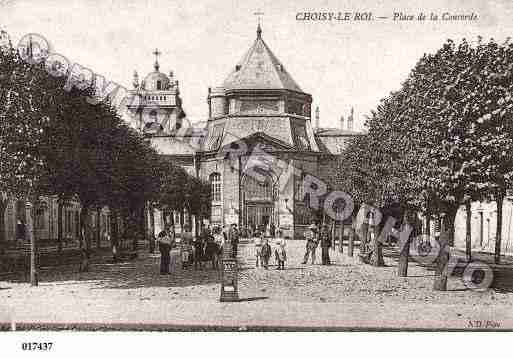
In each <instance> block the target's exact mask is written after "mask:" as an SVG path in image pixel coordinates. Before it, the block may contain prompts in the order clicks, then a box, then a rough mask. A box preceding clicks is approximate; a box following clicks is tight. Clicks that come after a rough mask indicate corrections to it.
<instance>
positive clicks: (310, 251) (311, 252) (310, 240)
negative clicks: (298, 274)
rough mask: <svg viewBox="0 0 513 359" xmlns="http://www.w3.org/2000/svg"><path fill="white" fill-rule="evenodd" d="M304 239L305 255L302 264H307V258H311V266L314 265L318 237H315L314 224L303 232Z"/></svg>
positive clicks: (315, 228)
mask: <svg viewBox="0 0 513 359" xmlns="http://www.w3.org/2000/svg"><path fill="white" fill-rule="evenodd" d="M305 239H306V253H305V258H304V260H303V264H306V262H308V257H309V256H310V257H311V258H312V264H315V250H316V249H317V243H318V236H317V227H316V225H315V224H313V223H312V224H311V225H310V226H309V227H308V230H307V231H306V232H305Z"/></svg>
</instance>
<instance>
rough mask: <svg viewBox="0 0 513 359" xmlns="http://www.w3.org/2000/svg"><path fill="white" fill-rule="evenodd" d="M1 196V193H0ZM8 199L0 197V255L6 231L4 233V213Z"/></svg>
mask: <svg viewBox="0 0 513 359" xmlns="http://www.w3.org/2000/svg"><path fill="white" fill-rule="evenodd" d="M0 196H1V193H0ZM7 203H8V199H7V198H5V199H3V198H1V197H0V254H2V253H3V251H4V246H5V242H6V239H7V238H6V233H5V232H6V231H5V211H6V210H7Z"/></svg>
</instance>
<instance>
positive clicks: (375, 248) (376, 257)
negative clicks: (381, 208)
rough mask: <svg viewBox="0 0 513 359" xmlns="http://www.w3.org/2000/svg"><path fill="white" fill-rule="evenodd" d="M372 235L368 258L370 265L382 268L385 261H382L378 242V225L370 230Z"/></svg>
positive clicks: (380, 247)
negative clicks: (370, 254) (370, 253)
mask: <svg viewBox="0 0 513 359" xmlns="http://www.w3.org/2000/svg"><path fill="white" fill-rule="evenodd" d="M371 231H372V232H371V234H372V243H371V244H372V256H371V258H370V264H371V265H372V266H374V267H383V266H384V265H385V261H384V260H383V246H382V245H381V242H380V241H379V239H378V237H379V225H378V224H377V223H375V224H374V226H372V228H371Z"/></svg>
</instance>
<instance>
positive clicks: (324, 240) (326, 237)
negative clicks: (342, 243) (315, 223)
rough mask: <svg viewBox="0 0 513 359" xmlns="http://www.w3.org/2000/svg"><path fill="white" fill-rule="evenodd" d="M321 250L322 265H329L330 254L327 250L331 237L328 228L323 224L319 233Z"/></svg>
mask: <svg viewBox="0 0 513 359" xmlns="http://www.w3.org/2000/svg"><path fill="white" fill-rule="evenodd" d="M319 237H320V242H321V249H322V264H323V265H330V264H331V262H330V252H329V249H330V247H331V235H330V231H329V228H328V225H327V224H326V223H325V224H323V226H322V230H321V233H320V235H319Z"/></svg>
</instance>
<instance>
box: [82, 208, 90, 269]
mask: <svg viewBox="0 0 513 359" xmlns="http://www.w3.org/2000/svg"><path fill="white" fill-rule="evenodd" d="M80 218H81V220H80V225H81V229H80V242H81V243H82V247H81V249H82V250H81V252H80V254H81V260H80V268H79V271H80V272H87V271H88V270H89V258H90V250H91V233H90V232H91V231H90V228H88V227H90V226H89V225H90V221H91V218H90V216H89V208H88V206H85V205H82V209H81V210H80Z"/></svg>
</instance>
